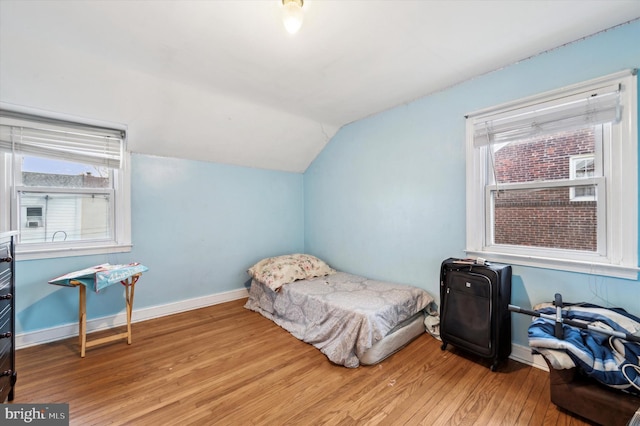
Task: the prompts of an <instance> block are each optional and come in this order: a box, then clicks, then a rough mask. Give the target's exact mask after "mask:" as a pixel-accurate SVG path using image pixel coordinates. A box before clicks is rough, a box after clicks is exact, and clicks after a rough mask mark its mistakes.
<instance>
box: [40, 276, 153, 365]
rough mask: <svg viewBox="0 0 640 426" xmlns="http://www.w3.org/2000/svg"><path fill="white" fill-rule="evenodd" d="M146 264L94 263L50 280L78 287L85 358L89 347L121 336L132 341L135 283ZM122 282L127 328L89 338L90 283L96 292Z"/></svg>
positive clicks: (82, 351)
mask: <svg viewBox="0 0 640 426" xmlns="http://www.w3.org/2000/svg"><path fill="white" fill-rule="evenodd" d="M147 270H148V268H146V267H145V266H143V265H140V264H139V263H131V264H128V265H109V264H103V265H98V266H93V267H91V268H87V269H83V270H80V271H75V272H70V273H68V274H65V275H62V276H60V277H58V278H54V279H53V280H51V281H49V284H56V285H63V286H67V287H78V290H79V295H80V298H79V301H78V337H79V340H80V357H81V358H84V357H85V352H86V349H87V348H90V347H92V346H96V345H101V344H103V343H107V342H112V341H114V340H119V339H125V338H126V339H127V344H129V345H130V344H131V341H132V334H131V315H132V313H133V296H134V294H135V288H136V283H137V282H138V279H139V278H140V277H141V276H142V273H143V272H145V271H147ZM118 282H119V283H121V284H122V285H123V286H124V287H125V304H126V306H125V308H126V311H127V331H126V332H124V333H119V334H115V335H113V336H107V337H102V338H100V339H95V340H92V341H90V342H88V341H87V287H89V286H91V287H92V289H93V290H94V291H95V292H96V293H97V292H99V290H101V289H102V288H104V287H107V286H109V285H112V284H115V283H118Z"/></svg>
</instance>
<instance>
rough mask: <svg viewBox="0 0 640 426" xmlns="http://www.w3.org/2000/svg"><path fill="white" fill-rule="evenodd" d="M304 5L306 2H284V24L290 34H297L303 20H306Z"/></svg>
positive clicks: (287, 0) (300, 0)
mask: <svg viewBox="0 0 640 426" xmlns="http://www.w3.org/2000/svg"><path fill="white" fill-rule="evenodd" d="M303 3H304V0H282V6H283V14H282V22H283V23H284V27H285V28H286V29H287V31H288V32H289V33H290V34H295V33H297V32H298V30H299V29H300V27H301V26H302V19H303V18H304V12H303V11H302V4H303Z"/></svg>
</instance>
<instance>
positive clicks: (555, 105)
mask: <svg viewBox="0 0 640 426" xmlns="http://www.w3.org/2000/svg"><path fill="white" fill-rule="evenodd" d="M621 108H622V107H621V103H620V85H619V84H615V85H608V86H604V87H599V88H596V89H593V90H589V91H585V92H582V93H578V94H574V95H572V96H568V97H565V98H562V99H558V100H556V101H555V102H552V103H549V102H545V103H544V104H542V105H541V104H537V105H536V104H534V105H530V106H527V107H523V108H518V109H515V110H510V111H508V112H506V113H502V114H499V115H495V116H488V117H483V118H479V119H478V120H477V121H476V122H475V124H474V135H473V138H474V146H475V147H480V146H485V145H490V144H495V143H506V142H513V141H516V140H522V139H526V138H531V137H534V136H542V135H544V134H549V133H553V132H556V131H560V130H568V129H572V128H579V127H583V126H587V125H597V124H604V123H617V122H618V121H620V116H621Z"/></svg>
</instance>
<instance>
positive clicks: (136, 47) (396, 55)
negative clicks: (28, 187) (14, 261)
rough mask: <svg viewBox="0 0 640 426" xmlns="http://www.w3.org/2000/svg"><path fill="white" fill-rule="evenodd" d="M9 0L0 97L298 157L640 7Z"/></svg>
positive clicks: (193, 151) (520, 0) (135, 130)
mask: <svg viewBox="0 0 640 426" xmlns="http://www.w3.org/2000/svg"><path fill="white" fill-rule="evenodd" d="M304 10H305V18H304V19H305V20H304V24H303V26H302V29H301V30H300V32H299V33H298V34H296V35H293V36H292V35H290V34H288V33H287V32H286V31H285V30H284V28H283V26H282V23H281V12H282V5H281V2H280V0H256V1H252V0H234V1H224V0H209V1H205V0H202V1H190V0H174V1H160V0H155V1H154V0H141V1H138V0H129V1H117V0H106V1H101V0H91V1H76V0H72V1H66V0H44V1H38V0H30V1H17V0H0V101H2V102H4V103H8V104H17V105H23V106H27V107H35V108H40V109H45V110H51V111H57V112H62V113H67V114H72V115H78V116H83V117H90V118H94V119H102V120H106V121H113V122H118V123H124V124H127V125H128V126H129V130H130V132H129V144H130V149H131V150H132V151H134V152H140V153H146V154H154V155H163V156H172V157H179V158H189V159H196V160H204V161H214V162H220V163H228V164H237V165H242V166H249V167H258V168H266V169H275V170H284V171H291V172H303V171H304V170H305V169H306V168H307V167H308V165H309V164H310V163H311V162H312V161H313V159H314V158H315V157H316V155H317V154H318V153H319V152H320V151H321V150H322V148H323V147H324V146H325V144H326V143H327V142H328V141H329V139H330V138H331V137H332V136H333V135H334V134H335V133H336V132H337V131H338V130H339V129H340V127H342V126H344V125H345V124H348V123H350V122H353V121H355V120H358V119H361V118H363V117H367V116H369V115H372V114H375V113H378V112H380V111H384V110H386V109H389V108H392V107H394V106H397V105H400V104H403V103H406V102H409V101H411V100H414V99H417V98H419V97H422V96H425V95H428V94H430V93H433V92H435V91H438V90H442V89H443V88H446V87H449V86H451V85H454V84H456V83H459V82H462V81H464V80H467V79H469V78H472V77H473V76H476V75H479V74H483V73H486V72H489V71H492V70H496V69H499V68H501V67H503V66H506V65H508V64H511V63H514V62H517V61H519V60H523V59H525V58H527V57H530V56H532V55H535V54H538V53H540V52H543V51H545V50H549V49H552V48H555V47H557V46H560V45H563V44H565V43H569V42H572V41H575V40H578V39H580V38H583V37H586V36H589V35H591V34H594V33H597V32H599V31H602V30H605V29H608V28H611V27H613V26H616V25H618V24H621V23H625V22H628V21H630V20H633V19H637V18H638V17H640V1H638V0H597V1H594V0H582V1H575V0H528V1H527V0H469V1H465V0H457V1H453V0H427V1H409V0H386V1H382V0H361V1H359V0H335V1H330V0H305V3H304Z"/></svg>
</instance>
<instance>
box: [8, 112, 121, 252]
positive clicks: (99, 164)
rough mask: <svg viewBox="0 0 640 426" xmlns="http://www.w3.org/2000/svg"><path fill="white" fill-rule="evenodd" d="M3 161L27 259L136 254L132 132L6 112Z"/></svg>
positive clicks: (11, 219) (11, 213)
mask: <svg viewBox="0 0 640 426" xmlns="http://www.w3.org/2000/svg"><path fill="white" fill-rule="evenodd" d="M0 156H2V157H0V158H2V159H3V161H2V162H0V165H1V166H2V167H3V170H2V173H0V183H1V184H2V185H1V191H2V196H3V197H2V198H3V200H4V199H6V200H9V202H6V203H5V202H3V203H2V206H1V207H0V209H1V212H0V213H1V214H2V216H3V218H2V220H0V231H3V230H9V229H17V230H19V231H20V234H19V235H18V240H17V246H16V253H17V254H18V258H19V259H20V258H22V259H34V258H45V257H60V256H78V255H83V254H98V253H114V252H120V251H128V250H130V247H131V244H130V211H129V208H130V207H129V206H130V202H129V171H128V156H127V153H126V150H125V132H124V129H122V128H111V127H106V126H103V125H95V124H94V123H86V122H83V123H81V122H79V121H76V120H74V121H71V120H69V119H68V117H65V119H64V120H61V119H58V118H57V117H51V116H43V115H33V114H30V113H26V112H23V111H15V110H10V109H8V108H1V109H0ZM5 197H6V198H5Z"/></svg>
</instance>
